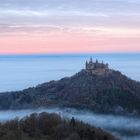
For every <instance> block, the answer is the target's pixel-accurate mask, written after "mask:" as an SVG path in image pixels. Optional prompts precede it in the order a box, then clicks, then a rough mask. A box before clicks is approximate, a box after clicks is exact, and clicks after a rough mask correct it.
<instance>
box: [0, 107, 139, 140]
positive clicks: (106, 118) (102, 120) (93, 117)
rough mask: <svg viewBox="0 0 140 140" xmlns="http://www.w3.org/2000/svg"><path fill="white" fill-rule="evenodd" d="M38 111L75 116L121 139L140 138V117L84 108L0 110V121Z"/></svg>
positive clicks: (67, 116) (132, 139) (131, 139)
mask: <svg viewBox="0 0 140 140" xmlns="http://www.w3.org/2000/svg"><path fill="white" fill-rule="evenodd" d="M40 112H48V113H57V114H59V115H61V117H64V118H69V119H71V118H72V117H75V118H76V119H78V120H82V121H83V122H85V123H89V124H90V125H94V126H96V127H100V128H102V129H104V130H105V131H107V132H110V133H112V134H113V135H114V136H116V137H117V138H120V139H121V140H140V118H131V117H124V116H113V115H101V114H95V113H92V112H89V111H85V110H83V111H82V110H76V109H70V108H65V109H60V108H51V109H43V108H40V109H36V110H16V111H12V110H9V111H0V121H1V122H4V121H7V120H11V119H14V118H16V117H18V118H23V117H25V116H27V115H30V114H31V113H40Z"/></svg>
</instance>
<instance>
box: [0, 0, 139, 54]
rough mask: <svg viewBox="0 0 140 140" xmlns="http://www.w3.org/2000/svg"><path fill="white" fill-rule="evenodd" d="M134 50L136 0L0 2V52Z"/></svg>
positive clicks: (137, 43)
mask: <svg viewBox="0 0 140 140" xmlns="http://www.w3.org/2000/svg"><path fill="white" fill-rule="evenodd" d="M94 52H101V53H102V52H140V0H0V54H30V53H31V54H36V53H39V54H40V53H94Z"/></svg>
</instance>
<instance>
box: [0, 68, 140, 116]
mask: <svg viewBox="0 0 140 140" xmlns="http://www.w3.org/2000/svg"><path fill="white" fill-rule="evenodd" d="M36 107H75V108H80V109H83V108H84V109H89V110H91V111H94V112H99V113H113V114H114V113H117V114H127V113H133V114H140V82H136V81H134V80H131V79H129V78H128V77H126V76H125V75H122V74H121V73H120V72H119V71H115V70H111V72H110V73H104V74H102V75H98V74H92V73H88V72H86V71H85V70H82V71H80V72H79V73H77V74H75V75H74V76H72V77H66V78H63V79H61V80H58V81H50V82H47V83H44V84H40V85H38V86H36V87H32V88H28V89H25V90H23V91H17V92H8V93H1V94H0V109H25V108H36Z"/></svg>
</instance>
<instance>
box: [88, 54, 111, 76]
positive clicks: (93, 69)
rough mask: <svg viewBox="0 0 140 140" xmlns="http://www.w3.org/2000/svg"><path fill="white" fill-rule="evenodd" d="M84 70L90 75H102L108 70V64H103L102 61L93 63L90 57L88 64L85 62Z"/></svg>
mask: <svg viewBox="0 0 140 140" xmlns="http://www.w3.org/2000/svg"><path fill="white" fill-rule="evenodd" d="M85 70H86V72H89V73H92V74H99V75H102V74H104V73H105V72H107V71H108V70H109V67H108V64H104V63H103V61H102V63H100V62H98V60H96V61H95V62H93V60H92V57H91V58H90V61H89V62H88V61H86V64H85Z"/></svg>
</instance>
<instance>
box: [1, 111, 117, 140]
mask: <svg viewBox="0 0 140 140" xmlns="http://www.w3.org/2000/svg"><path fill="white" fill-rule="evenodd" d="M0 140H116V139H115V138H114V137H113V136H111V135H110V134H108V133H106V132H104V131H102V130H101V129H99V128H95V127H91V126H90V125H88V124H84V123H82V122H79V121H76V120H75V119H74V118H72V119H71V120H64V119H62V118H61V117H60V116H58V115H57V114H48V113H40V114H32V115H30V116H29V117H25V118H23V119H21V120H18V119H15V120H11V121H8V122H5V123H2V124H0Z"/></svg>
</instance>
